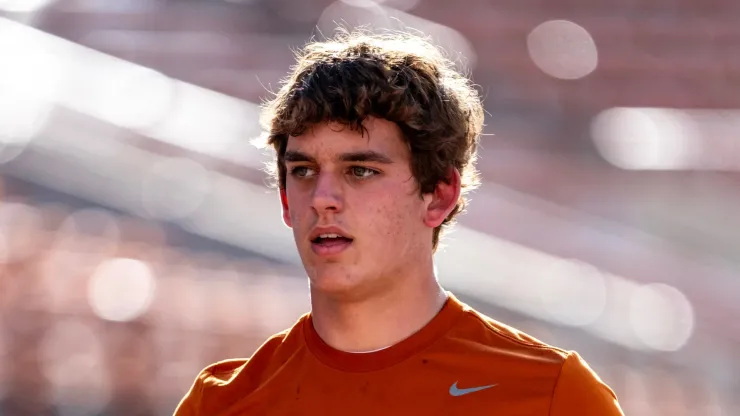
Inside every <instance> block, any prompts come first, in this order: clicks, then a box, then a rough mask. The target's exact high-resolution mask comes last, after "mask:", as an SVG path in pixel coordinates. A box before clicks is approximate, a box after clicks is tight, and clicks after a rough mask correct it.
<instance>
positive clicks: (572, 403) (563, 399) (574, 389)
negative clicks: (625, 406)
mask: <svg viewBox="0 0 740 416" xmlns="http://www.w3.org/2000/svg"><path fill="white" fill-rule="evenodd" d="M574 412H578V413H583V414H600V415H607V416H617V415H622V410H621V408H620V406H619V403H618V402H617V396H616V394H614V391H613V390H612V389H611V388H609V386H607V385H606V384H605V383H604V382H603V381H602V380H601V378H599V376H598V375H597V374H596V373H595V372H594V371H593V370H592V369H591V367H589V365H588V364H587V363H586V362H585V361H584V360H583V359H582V358H581V356H580V355H578V353H577V352H574V351H571V352H569V353H568V356H567V358H566V360H565V362H564V363H563V366H562V368H561V370H560V374H559V376H558V379H557V383H556V384H555V388H554V390H553V395H552V406H551V409H550V414H551V415H552V416H557V415H569V414H573V413H574Z"/></svg>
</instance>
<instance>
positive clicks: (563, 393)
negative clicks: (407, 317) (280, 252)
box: [448, 306, 622, 416]
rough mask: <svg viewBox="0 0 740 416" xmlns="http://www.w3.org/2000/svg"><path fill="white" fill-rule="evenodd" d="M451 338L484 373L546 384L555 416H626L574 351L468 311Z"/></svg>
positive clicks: (552, 414) (605, 386) (552, 413)
mask: <svg viewBox="0 0 740 416" xmlns="http://www.w3.org/2000/svg"><path fill="white" fill-rule="evenodd" d="M448 338H449V339H451V340H452V341H453V342H454V341H455V340H457V342H458V343H459V344H460V345H464V346H465V350H464V352H465V353H466V356H467V357H470V356H471V353H472V354H474V355H476V356H477V359H476V362H477V363H481V365H482V366H483V367H488V368H492V367H494V364H495V368H497V369H505V371H506V372H507V374H515V375H516V376H515V377H516V378H517V379H521V380H525V381H527V380H529V381H527V383H529V382H530V381H531V380H538V381H539V382H542V383H544V384H543V386H546V387H547V392H548V394H550V395H551V397H550V403H551V405H550V406H551V408H550V415H551V416H557V415H571V414H600V415H608V416H617V415H622V412H621V409H620V407H619V404H618V403H617V398H616V395H615V394H614V392H613V391H612V390H611V389H610V388H609V387H608V386H607V385H606V384H605V383H604V382H603V381H602V380H601V379H600V378H599V376H598V375H597V374H596V372H594V371H593V370H592V369H591V367H589V365H588V364H587V363H586V361H585V360H583V358H581V356H580V355H579V354H578V353H577V352H575V351H566V350H564V349H562V348H558V347H556V346H553V345H549V344H547V343H545V342H542V341H540V340H539V339H537V338H535V337H533V336H531V335H529V334H526V333H524V332H522V331H519V330H518V329H516V328H513V327H511V326H508V325H506V324H503V323H501V322H498V321H496V320H494V319H491V318H490V317H488V316H486V315H483V314H481V313H480V312H478V311H476V310H474V309H472V308H470V307H467V306H466V307H464V314H463V317H462V319H460V320H458V322H457V324H456V325H455V327H454V328H453V330H452V331H451V333H450V334H449V335H448ZM483 363H490V364H491V365H490V366H486V365H485V364H483Z"/></svg>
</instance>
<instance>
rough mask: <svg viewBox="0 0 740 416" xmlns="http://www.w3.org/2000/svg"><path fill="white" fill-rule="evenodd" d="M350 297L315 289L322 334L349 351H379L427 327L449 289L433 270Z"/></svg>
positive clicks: (313, 300)
mask: <svg viewBox="0 0 740 416" xmlns="http://www.w3.org/2000/svg"><path fill="white" fill-rule="evenodd" d="M404 280H405V283H407V284H405V285H400V286H397V287H393V288H390V289H389V290H387V291H385V292H383V293H375V294H373V295H372V296H367V297H365V298H363V299H359V300H357V299H354V300H352V301H347V300H346V299H342V298H341V297H337V296H333V295H331V294H325V293H321V292H318V291H315V290H313V289H312V290H311V316H312V320H313V325H314V328H315V329H316V332H317V333H318V334H319V336H320V337H321V338H322V339H323V340H324V342H326V343H327V344H328V345H330V346H331V347H333V348H335V349H337V350H340V351H346V352H369V351H376V350H379V349H383V348H386V347H389V346H391V345H394V344H396V343H398V342H400V341H402V340H404V339H406V338H408V337H409V336H411V335H412V334H414V333H415V332H417V331H419V330H420V329H421V328H423V327H424V326H425V325H426V324H427V323H429V321H431V320H432V318H434V317H435V316H436V315H437V313H438V312H439V311H440V309H441V308H442V306H443V305H444V303H445V301H446V300H447V293H446V292H445V291H444V290H443V289H442V287H440V285H439V283H437V280H436V279H435V277H434V274H433V272H431V271H430V273H429V275H428V276H424V277H422V278H420V279H417V280H416V281H413V280H412V279H404Z"/></svg>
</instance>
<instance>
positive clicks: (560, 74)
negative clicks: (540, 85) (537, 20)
mask: <svg viewBox="0 0 740 416" xmlns="http://www.w3.org/2000/svg"><path fill="white" fill-rule="evenodd" d="M527 49H528V51H529V56H530V57H531V58H532V61H533V62H534V63H535V64H536V65H537V66H538V67H539V68H540V69H541V70H542V71H543V72H544V73H546V74H548V75H550V76H553V77H555V78H560V79H567V80H573V79H578V78H583V77H585V76H586V75H588V74H590V73H591V72H593V71H594V70H595V69H596V66H597V65H598V61H599V59H598V51H597V49H596V43H594V40H593V38H591V35H590V34H589V33H588V31H587V30H586V29H584V28H583V27H581V26H579V25H577V24H576V23H573V22H571V21H567V20H550V21H547V22H544V23H542V24H540V25H538V26H537V27H536V28H534V29H532V32H530V33H529V36H527Z"/></svg>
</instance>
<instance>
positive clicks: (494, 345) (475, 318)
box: [448, 305, 569, 376]
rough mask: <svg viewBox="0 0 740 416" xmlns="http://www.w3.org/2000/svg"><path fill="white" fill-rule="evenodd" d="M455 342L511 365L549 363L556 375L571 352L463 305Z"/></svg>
mask: <svg viewBox="0 0 740 416" xmlns="http://www.w3.org/2000/svg"><path fill="white" fill-rule="evenodd" d="M448 338H451V339H452V340H456V339H457V340H459V341H464V342H465V343H466V344H467V345H468V347H469V348H472V349H473V350H474V351H477V352H480V353H483V354H485V353H489V354H492V355H495V356H497V358H507V357H508V358H509V359H510V360H511V361H512V362H522V363H524V362H527V361H536V362H538V363H539V365H541V364H550V365H551V368H552V371H553V372H554V373H553V375H554V376H556V375H557V372H559V369H560V367H561V366H562V365H563V364H564V363H565V361H566V359H567V358H568V354H569V352H568V351H565V350H563V349H561V348H558V347H556V346H553V345H550V344H547V343H545V342H543V341H541V340H539V339H537V338H535V337H534V336H532V335H530V334H527V333H525V332H523V331H520V330H519V329H517V328H514V327H512V326H509V325H507V324H504V323H502V322H499V321H497V320H495V319H493V318H491V317H489V316H486V315H484V314H482V313H480V312H478V311H477V310H475V309H473V308H471V307H469V306H467V305H463V315H462V318H461V319H459V320H458V321H457V323H456V325H455V326H454V327H453V329H452V331H450V333H449V334H448Z"/></svg>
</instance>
